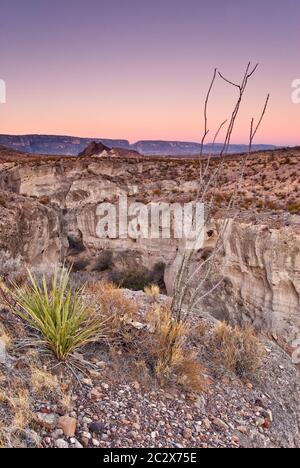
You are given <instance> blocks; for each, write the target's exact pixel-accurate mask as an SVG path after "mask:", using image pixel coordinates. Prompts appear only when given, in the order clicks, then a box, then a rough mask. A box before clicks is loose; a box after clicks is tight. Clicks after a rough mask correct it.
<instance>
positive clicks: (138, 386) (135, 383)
mask: <svg viewBox="0 0 300 468" xmlns="http://www.w3.org/2000/svg"><path fill="white" fill-rule="evenodd" d="M133 387H134V388H135V390H140V389H141V386H140V384H139V383H138V382H134V384H133Z"/></svg>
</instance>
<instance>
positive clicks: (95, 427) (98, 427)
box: [89, 422, 105, 434]
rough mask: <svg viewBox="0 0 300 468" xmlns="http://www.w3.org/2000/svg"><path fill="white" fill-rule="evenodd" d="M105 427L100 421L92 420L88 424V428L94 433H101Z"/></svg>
mask: <svg viewBox="0 0 300 468" xmlns="http://www.w3.org/2000/svg"><path fill="white" fill-rule="evenodd" d="M104 429H105V425H104V424H103V423H102V422H92V423H91V424H90V425H89V430H90V431H91V432H93V433H94V434H101V433H102V432H103V431H104Z"/></svg>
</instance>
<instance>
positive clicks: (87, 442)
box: [81, 437, 90, 448]
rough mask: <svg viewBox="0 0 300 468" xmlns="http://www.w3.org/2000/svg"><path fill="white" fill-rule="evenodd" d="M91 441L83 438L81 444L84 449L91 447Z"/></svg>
mask: <svg viewBox="0 0 300 468" xmlns="http://www.w3.org/2000/svg"><path fill="white" fill-rule="evenodd" d="M89 442H90V439H89V438H88V437H81V443H82V445H83V447H84V448H87V447H88V446H89Z"/></svg>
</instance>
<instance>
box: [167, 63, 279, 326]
mask: <svg viewBox="0 0 300 468" xmlns="http://www.w3.org/2000/svg"><path fill="white" fill-rule="evenodd" d="M257 68H258V64H257V65H255V67H253V68H252V69H251V63H250V62H249V63H248V65H247V68H246V71H245V73H244V76H243V79H242V81H241V83H240V84H237V83H234V82H233V81H231V80H229V79H227V78H226V77H224V75H223V74H222V73H220V72H218V71H217V69H215V70H214V73H213V77H212V80H211V83H210V86H209V89H208V92H207V95H206V99H205V103H204V132H203V137H202V140H201V149H200V156H199V167H200V170H199V181H198V191H197V201H201V202H202V203H205V218H204V226H203V228H202V229H205V228H206V225H207V224H208V223H209V222H210V221H211V220H212V217H211V216H212V209H213V207H214V205H215V197H216V189H217V187H218V184H219V182H220V177H221V175H222V173H223V169H224V164H225V157H224V156H225V155H226V154H227V152H228V149H229V145H230V142H231V138H232V133H233V130H234V127H235V123H236V120H237V117H238V114H239V110H240V106H241V103H242V100H243V97H244V94H245V91H246V88H247V85H248V81H249V79H250V78H251V77H252V76H253V75H254V73H255V72H256V70H257ZM217 74H218V75H219V77H220V78H221V79H222V80H223V81H225V82H226V83H228V84H230V85H231V86H233V87H235V88H237V89H238V98H237V101H236V104H235V106H234V109H233V112H232V114H231V117H230V120H229V124H228V127H227V131H226V136H225V139H224V144H223V147H222V150H221V152H220V154H219V157H218V164H217V167H216V169H215V170H214V171H212V173H211V175H210V176H209V177H208V180H207V181H206V179H207V176H208V174H209V170H210V164H211V160H212V158H213V154H212V151H211V153H210V154H209V156H208V157H207V160H206V165H205V169H204V171H202V160H203V148H204V142H205V139H206V137H207V135H208V134H209V128H208V104H209V99H210V96H211V92H212V89H213V86H214V84H215V81H216V78H217ZM269 98H270V96H269V95H268V96H267V99H266V101H265V104H264V107H263V110H262V113H261V116H260V118H259V120H258V122H257V124H256V126H255V124H254V118H252V120H251V127H250V135H249V148H248V153H246V154H245V156H244V157H243V158H242V159H241V163H240V170H239V176H238V177H237V180H236V184H235V187H234V191H233V193H232V195H231V197H230V200H229V202H228V204H227V207H226V209H225V215H224V221H223V223H222V227H221V229H220V230H219V232H218V233H217V236H216V241H215V246H214V248H213V252H212V253H211V255H210V256H209V257H208V258H206V259H204V260H203V261H201V262H200V263H199V265H196V268H195V269H194V271H193V272H191V269H192V268H193V265H194V264H195V256H196V255H197V254H198V250H193V249H191V250H185V251H184V253H183V258H182V261H181V264H180V267H179V270H178V273H177V275H176V278H175V282H174V291H173V301H172V312H173V315H174V318H175V319H176V320H179V321H180V320H186V319H187V317H188V315H189V313H190V312H192V311H193V309H194V308H195V307H196V306H197V305H198V304H199V303H200V302H201V301H202V300H203V299H204V298H205V297H207V296H208V295H209V294H211V293H212V292H214V291H215V290H216V289H217V288H218V287H219V286H220V284H221V283H222V281H223V280H222V279H221V280H219V281H218V282H217V283H216V284H215V285H213V286H211V287H209V289H208V290H206V291H205V292H203V286H204V285H205V283H206V281H207V280H208V278H209V277H210V274H211V273H212V271H213V270H214V269H215V267H216V264H217V259H218V256H219V254H220V252H221V251H222V249H223V244H222V241H223V239H224V236H225V235H226V233H227V231H228V226H229V224H230V222H232V221H233V220H234V219H235V217H236V215H235V216H232V215H231V216H230V212H231V210H232V209H233V208H234V207H235V202H236V199H237V194H238V191H239V188H240V186H241V183H242V181H243V178H244V173H245V168H246V165H247V161H248V159H249V156H250V154H251V151H252V146H253V141H254V138H255V136H256V134H257V132H258V130H259V128H260V126H261V123H262V121H263V118H264V116H265V113H266V110H267V106H268V103H269ZM227 122H228V121H227V120H225V121H224V122H222V123H221V124H220V126H219V128H218V129H217V131H216V133H215V136H214V139H213V142H212V146H214V145H215V142H216V140H217V138H218V136H219V134H220V132H221V130H222V129H223V127H224V126H225V125H226V123H227ZM214 158H216V156H214ZM209 193H211V195H210V198H209V199H207V195H208V194H209ZM199 235H200V233H199ZM200 273H201V277H200V281H199V283H198V284H197V286H196V287H195V288H194V290H192V288H193V281H195V280H196V279H197V275H199V274H200ZM184 310H185V312H184Z"/></svg>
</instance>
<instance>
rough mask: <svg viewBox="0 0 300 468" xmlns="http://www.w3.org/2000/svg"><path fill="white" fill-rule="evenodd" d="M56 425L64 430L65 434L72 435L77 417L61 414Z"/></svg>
mask: <svg viewBox="0 0 300 468" xmlns="http://www.w3.org/2000/svg"><path fill="white" fill-rule="evenodd" d="M57 426H58V427H59V428H61V429H62V430H63V431H64V434H65V436H67V437H74V435H75V432H76V427H77V419H75V418H71V417H70V416H61V417H60V418H59V420H58V424H57Z"/></svg>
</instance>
